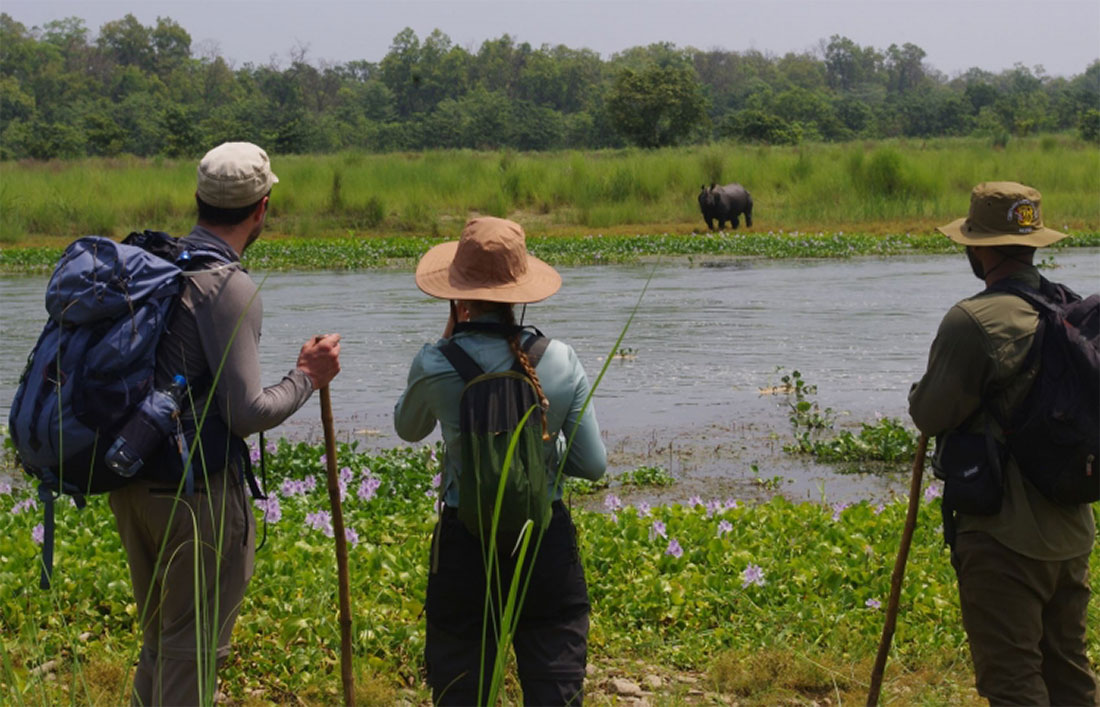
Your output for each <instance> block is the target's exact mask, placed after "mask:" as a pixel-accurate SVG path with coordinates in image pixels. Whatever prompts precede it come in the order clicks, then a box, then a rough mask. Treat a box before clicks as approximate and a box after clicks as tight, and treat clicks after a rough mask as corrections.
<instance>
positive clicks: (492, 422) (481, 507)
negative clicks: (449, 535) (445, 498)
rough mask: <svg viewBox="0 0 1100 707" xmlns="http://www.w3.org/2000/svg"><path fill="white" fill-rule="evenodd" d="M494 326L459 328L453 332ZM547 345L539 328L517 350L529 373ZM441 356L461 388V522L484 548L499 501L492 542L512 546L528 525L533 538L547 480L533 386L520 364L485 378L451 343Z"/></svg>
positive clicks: (544, 512)
mask: <svg viewBox="0 0 1100 707" xmlns="http://www.w3.org/2000/svg"><path fill="white" fill-rule="evenodd" d="M492 326H494V325H488V326H486V325H480V326H479V325H478V324H474V325H473V326H471V325H470V324H463V325H459V326H457V327H456V331H460V330H462V329H477V328H489V327H492ZM490 331H492V330H491V329H490ZM549 343H550V340H549V339H547V338H546V337H544V336H542V334H541V332H538V330H537V329H536V330H535V335H534V336H531V337H528V339H527V340H526V341H525V342H524V344H523V350H524V352H525V353H526V354H527V358H528V360H529V361H530V362H531V366H532V367H534V366H537V365H538V362H539V359H540V358H541V357H542V354H543V352H544V351H546V346H547V345H548V344H549ZM440 352H441V353H442V354H443V355H444V356H445V357H446V358H447V360H448V361H450V363H451V365H452V366H454V368H455V370H456V371H458V374H459V375H460V376H462V379H463V381H465V383H466V387H465V388H464V389H463V391H462V398H461V400H460V402H459V420H460V425H459V427H460V430H461V433H462V470H461V472H460V474H459V478H458V493H459V505H458V517H459V520H461V521H462V523H463V524H464V525H465V526H466V529H467V530H469V531H470V533H471V534H472V535H474V536H475V537H479V538H481V539H482V541H483V542H484V543H485V544H486V545H488V544H489V541H490V539H491V537H493V536H491V535H490V532H489V531H490V528H491V527H492V525H493V511H494V507H495V505H496V502H497V498H498V494H499V496H500V498H501V500H502V502H501V508H500V515H499V518H498V521H497V523H498V525H497V532H496V536H495V537H496V539H497V540H498V541H499V543H498V544H499V545H504V546H507V547H511V545H512V543H513V542H514V541H515V540H516V538H517V537H518V535H519V533H520V531H521V530H522V529H523V526H524V525H525V524H526V523H527V522H528V521H530V522H533V523H534V527H535V531H536V532H537V531H538V530H540V529H545V528H546V526H547V525H549V523H550V516H551V511H550V495H549V491H548V488H549V479H550V475H549V470H548V469H547V465H546V460H545V458H544V443H543V441H542V427H541V422H540V416H541V412H540V410H539V400H538V395H537V394H536V392H535V386H534V384H533V383H532V382H531V379H530V378H529V377H528V376H527V374H526V372H524V370H523V368H522V367H521V366H520V364H519V362H518V361H516V362H515V363H514V364H513V366H512V368H510V369H508V370H506V371H500V372H497V373H485V371H484V370H482V368H481V366H479V365H478V364H477V363H476V362H475V361H474V360H473V358H471V357H470V355H469V354H467V353H466V351H465V350H463V348H462V347H461V346H459V345H458V343H457V342H456V341H454V340H453V339H452V340H450V341H448V342H447V343H446V344H445V345H444V346H442V347H441V348H440ZM521 424H522V429H520V426H521ZM517 429H520V432H519V436H518V438H517V443H516V446H515V449H514V451H513V455H512V457H511V459H510V461H506V460H508V459H509V457H508V449H509V446H510V444H511V442H512V437H513V434H514V433H515V431H516V430H517ZM506 465H507V466H509V467H510V468H509V470H508V474H507V476H506V477H505V476H504V475H503V474H502V471H503V469H504V467H505V466H506ZM502 485H503V489H501V486H502Z"/></svg>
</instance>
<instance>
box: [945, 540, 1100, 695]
mask: <svg viewBox="0 0 1100 707" xmlns="http://www.w3.org/2000/svg"><path fill="white" fill-rule="evenodd" d="M951 562H952V564H953V565H954V566H955V573H956V575H957V576H958V579H959V603H960V605H961V607H962V618H963V626H964V627H965V628H966V635H967V638H968V639H969V642H970V654H971V657H972V658H973V659H974V674H975V679H976V682H977V687H978V693H979V694H981V695H982V697H985V698H986V699H988V700H989V702H990V704H993V705H1095V704H1097V702H1096V698H1097V693H1096V680H1095V678H1094V676H1093V674H1092V672H1091V670H1090V668H1089V660H1088V656H1087V655H1086V654H1085V628H1086V621H1087V616H1088V603H1089V584H1088V568H1089V556H1088V555H1083V556H1081V557H1075V558H1073V559H1070V560H1062V561H1043V560H1034V559H1031V558H1029V557H1025V556H1023V555H1020V554H1019V553H1016V552H1014V551H1012V550H1010V549H1009V548H1007V547H1005V546H1004V545H1002V544H1001V543H999V542H997V541H996V540H994V539H993V537H992V536H990V535H988V534H987V533H978V532H971V533H960V534H959V536H958V538H957V539H956V541H955V549H954V551H953V552H952V554H951Z"/></svg>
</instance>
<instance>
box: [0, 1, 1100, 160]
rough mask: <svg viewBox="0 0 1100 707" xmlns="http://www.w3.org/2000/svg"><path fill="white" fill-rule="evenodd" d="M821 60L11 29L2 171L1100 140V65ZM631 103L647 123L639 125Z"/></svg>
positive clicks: (6, 25)
mask: <svg viewBox="0 0 1100 707" xmlns="http://www.w3.org/2000/svg"><path fill="white" fill-rule="evenodd" d="M823 44H824V50H823V52H822V55H818V54H811V53H802V54H794V53H788V54H786V55H784V56H782V57H778V56H770V55H767V54H765V53H762V52H759V51H756V50H750V51H746V52H743V53H738V52H729V51H721V50H711V51H701V50H698V49H694V48H691V47H686V48H679V47H676V46H674V45H671V44H654V45H650V46H648V47H635V48H632V49H629V50H626V51H624V52H621V53H619V54H616V55H614V56H612V57H610V58H608V59H606V60H605V59H602V58H601V57H600V56H599V55H598V54H597V53H595V52H593V51H591V50H587V49H573V48H569V47H566V46H564V45H558V46H553V47H552V46H548V45H544V46H542V47H539V48H534V47H532V46H530V45H529V44H527V43H517V42H516V41H515V40H514V39H513V38H512V37H510V36H508V35H504V36H502V37H499V38H497V39H487V40H485V41H484V42H482V44H481V46H480V47H478V48H477V50H476V51H470V50H467V49H465V48H463V47H460V46H456V45H455V44H454V43H453V42H452V41H451V39H450V38H449V37H448V36H447V35H446V34H444V33H442V32H440V31H439V30H436V31H434V32H432V33H431V34H429V35H428V36H427V37H424V38H420V37H417V35H416V33H415V32H413V31H412V30H411V29H407V28H406V29H404V30H402V31H401V32H400V33H398V34H397V35H396V36H395V37H394V38H393V41H392V43H391V45H390V47H389V51H388V53H387V54H386V55H385V56H384V57H383V58H382V60H381V61H379V62H377V63H375V62H369V61H365V60H356V61H350V62H347V63H344V64H335V65H330V64H324V63H320V64H319V65H314V64H312V63H310V61H309V60H308V57H307V55H306V51H305V50H304V49H298V50H294V51H291V52H290V60H289V65H288V66H280V65H279V64H278V63H276V62H274V61H272V62H271V63H268V64H264V65H259V66H257V65H254V64H245V65H244V66H242V67H239V68H233V67H231V65H230V63H229V62H228V61H226V59H225V58H224V57H222V56H219V55H218V54H217V53H216V52H206V53H204V54H203V55H201V56H196V53H195V51H194V49H193V47H192V46H191V36H190V34H189V33H188V32H187V30H186V29H185V28H184V27H182V26H181V25H180V24H179V23H177V22H175V21H174V20H172V19H170V18H158V20H157V22H156V25H155V26H144V25H142V24H141V23H140V22H139V21H138V20H137V19H136V18H135V17H134V16H133V15H126V16H125V17H123V18H122V19H119V20H114V21H111V22H107V23H105V24H104V25H103V26H102V27H100V28H99V31H98V33H97V34H95V35H94V36H93V33H92V32H91V31H90V30H89V28H88V27H86V26H85V24H84V21H83V20H81V19H79V18H77V17H69V18H66V19H59V20H55V21H52V22H47V23H45V24H44V25H43V26H42V27H31V28H27V27H26V26H24V25H22V24H20V23H19V22H17V21H15V20H14V19H13V18H12V17H11V16H10V15H7V14H0V130H2V133H0V157H2V158H4V159H13V158H24V157H32V158H38V159H46V158H57V157H60V158H74V157H82V156H89V155H104V156H116V155H121V154H133V155H140V156H152V155H164V156H183V155H192V156H193V155H197V154H201V153H202V152H203V151H205V150H206V149H209V148H210V147H212V146H214V145H216V144H217V143H219V142H222V141H225V140H231V139H233V140H237V139H242V140H251V141H253V142H256V143H259V144H261V145H263V146H265V147H266V148H267V149H268V150H270V151H271V152H273V153H276V154H287V153H307V152H332V151H337V150H343V149H360V150H369V151H376V152H387V151H395V150H397V151H400V150H422V149H441V148H442V149H450V148H474V149H483V148H512V149H516V150H547V149H561V148H579V149H591V148H604V147H617V146H622V145H625V144H635V145H641V146H647V147H649V146H660V145H670V144H675V143H677V142H680V141H682V140H693V141H706V140H708V139H710V138H713V137H729V138H734V139H737V140H742V141H750V142H767V143H773V144H786V143H796V142H799V141H801V140H817V139H824V140H849V139H854V138H878V137H898V136H911V137H922V138H923V137H931V136H945V135H969V134H980V135H984V136H986V137H993V138H995V139H997V140H999V141H1002V144H1003V141H1007V140H1008V139H1009V137H1010V136H1022V135H1029V134H1034V133H1037V132H1048V131H1080V134H1081V135H1083V136H1085V137H1086V139H1092V140H1096V139H1097V130H1096V117H1095V115H1093V113H1090V111H1095V110H1096V109H1097V108H1098V106H1100V61H1098V62H1094V63H1093V64H1091V65H1090V66H1088V67H1081V69H1082V73H1081V74H1079V75H1077V76H1074V77H1052V76H1048V75H1046V74H1045V73H1044V72H1043V70H1042V69H1041V68H1040V67H1036V68H1028V67H1025V66H1022V65H1017V66H1015V67H1013V68H1012V69H1008V70H1004V71H1002V72H1000V73H992V72H989V71H985V70H982V69H981V68H979V67H975V68H971V69H969V70H968V71H966V72H965V73H963V74H961V75H959V76H955V77H950V78H949V77H947V76H945V75H943V74H942V73H940V72H938V71H936V70H935V69H934V68H933V67H931V66H929V65H928V64H926V63H925V61H924V59H925V52H924V51H923V50H922V49H921V48H920V47H918V46H915V45H913V44H905V45H903V46H901V47H898V46H896V45H891V46H890V47H888V48H886V49H885V50H880V49H877V48H875V47H871V46H866V47H864V46H860V45H858V44H856V43H855V42H853V41H852V40H850V39H848V38H846V37H842V36H837V35H834V36H832V37H830V38H829V39H828V40H827V41H825V42H823ZM628 106H629V108H627V107H628Z"/></svg>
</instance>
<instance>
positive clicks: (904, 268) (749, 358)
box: [0, 249, 1100, 496]
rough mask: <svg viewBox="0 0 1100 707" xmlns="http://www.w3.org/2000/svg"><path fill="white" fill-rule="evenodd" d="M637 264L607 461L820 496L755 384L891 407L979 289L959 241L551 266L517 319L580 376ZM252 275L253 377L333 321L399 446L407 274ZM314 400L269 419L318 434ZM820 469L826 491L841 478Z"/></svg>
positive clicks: (1086, 260) (1077, 275)
mask: <svg viewBox="0 0 1100 707" xmlns="http://www.w3.org/2000/svg"><path fill="white" fill-rule="evenodd" d="M1055 260H1056V262H1057V263H1058V265H1059V266H1061V267H1060V268H1059V269H1057V270H1053V271H1046V274H1047V275H1048V276H1050V277H1052V278H1053V279H1057V280H1060V281H1063V282H1065V283H1067V284H1068V285H1070V286H1071V287H1073V288H1074V289H1076V290H1077V291H1078V292H1086V291H1087V292H1093V291H1096V290H1097V289H1098V273H1100V267H1098V265H1100V251H1098V250H1096V249H1087V250H1086V249H1074V250H1068V251H1058V252H1057V253H1056V255H1055ZM651 272H652V274H653V277H652V280H651V281H650V283H649V290H648V292H647V293H646V295H645V297H644V299H643V300H642V303H641V306H640V307H639V309H638V313H637V315H636V317H635V319H634V322H633V324H632V326H631V329H630V331H629V333H628V334H627V336H626V338H625V339H624V340H623V344H622V346H623V347H624V348H628V349H631V350H632V351H631V353H632V354H633V356H632V357H630V358H628V359H625V360H623V359H615V360H612V362H611V365H610V366H609V368H608V371H607V374H606V376H605V378H604V379H603V382H602V384H601V386H600V388H599V391H598V393H597V395H596V399H595V406H596V410H597V414H598V417H599V420H600V425H601V428H602V429H604V430H605V433H606V436H607V440H608V447H609V449H610V450H612V451H613V452H614V453H615V455H614V459H615V460H616V461H619V462H620V463H622V464H624V465H627V464H629V463H631V462H632V461H636V460H638V459H641V458H651V459H660V458H665V465H666V466H671V467H672V470H673V471H674V472H681V471H682V472H685V473H686V474H687V475H689V476H690V475H695V476H708V475H711V476H734V475H745V474H749V473H751V472H749V471H748V470H749V469H750V467H751V465H752V464H754V463H757V462H761V463H760V464H759V467H760V470H761V472H760V473H761V475H762V476H768V477H770V476H771V475H773V474H774V473H780V474H782V475H784V476H790V477H792V478H796V481H795V483H794V484H791V485H790V487H789V488H788V492H789V493H791V494H792V495H796V496H799V495H802V496H805V495H814V494H818V493H820V488H819V482H820V479H821V478H825V477H823V476H822V474H826V475H827V472H826V471H822V470H815V471H814V472H813V474H809V473H807V472H806V470H805V468H804V467H805V465H804V463H803V462H801V461H800V460H790V459H783V455H782V454H780V453H778V444H777V443H776V442H775V440H774V439H773V438H774V434H773V433H778V434H780V435H783V434H785V433H786V425H787V422H786V416H785V414H784V413H783V410H782V409H781V407H780V403H781V402H782V401H781V400H777V399H776V398H775V397H771V396H761V395H760V393H759V388H761V387H764V386H767V385H768V384H769V383H774V382H776V381H777V379H778V376H777V375H776V369H777V367H780V366H782V367H784V368H786V369H798V370H800V371H801V372H802V373H803V376H804V378H805V379H806V380H808V381H809V382H811V383H815V384H817V386H818V399H819V400H820V402H821V404H822V405H828V406H830V407H832V408H834V409H835V410H838V411H845V412H847V413H850V417H842V418H841V420H842V422H843V421H844V420H845V419H847V420H849V421H853V422H854V421H859V420H869V419H873V418H874V417H875V416H876V415H889V416H896V417H904V416H905V411H906V392H907V391H908V389H909V385H910V384H911V383H912V382H913V381H915V380H916V379H917V378H918V377H919V376H920V374H921V372H922V371H923V370H924V365H925V357H926V355H927V351H928V347H929V345H930V344H931V341H932V337H933V335H934V333H935V330H936V327H937V326H938V324H939V321H940V318H941V317H942V316H943V313H944V312H945V311H946V310H947V308H948V307H950V306H951V304H953V303H954V302H955V301H957V300H959V299H961V298H963V297H966V296H968V295H970V294H973V293H975V292H977V291H978V290H980V289H981V285H980V283H979V282H978V281H977V280H975V279H974V278H973V277H972V276H971V275H970V272H969V267H968V266H967V264H966V261H965V259H964V258H962V257H961V256H913V257H892V258H888V259H877V258H860V259H853V260H840V261H837V260H812V261H811V260H806V261H756V260H751V261H724V262H722V261H716V262H714V263H703V266H699V264H698V263H697V264H696V267H688V266H687V265H686V264H685V263H683V262H677V263H668V264H658V265H656V266H655V267H654V266H652V265H635V266H608V267H584V268H563V269H562V271H561V273H562V279H563V286H562V289H561V291H560V292H559V293H558V294H556V295H554V296H553V297H551V298H550V299H549V300H547V301H545V302H542V303H538V304H535V305H531V306H530V307H529V308H528V311H527V319H528V321H530V322H532V323H535V324H537V325H538V326H539V328H540V329H542V331H543V332H544V333H546V334H547V335H548V336H551V337H558V338H561V339H563V340H565V341H567V342H569V343H570V344H572V346H573V347H574V348H575V349H576V351H577V354H578V355H579V357H580V359H581V361H582V362H583V364H584V365H585V368H586V369H587V370H588V373H589V377H590V378H595V376H596V374H597V373H598V372H599V369H600V367H601V366H602V365H603V362H604V358H605V357H606V356H607V355H608V353H610V352H611V349H612V346H613V345H614V342H615V340H616V338H617V337H618V335H619V332H620V330H621V329H622V327H623V325H624V324H625V323H626V321H627V318H628V317H629V314H630V311H631V309H632V308H633V307H634V304H635V302H636V301H637V299H638V296H639V294H640V293H641V292H642V289H643V287H645V285H646V281H647V278H649V276H650V273H651ZM253 276H254V277H255V278H256V280H257V281H262V282H263V288H262V295H263V300H264V324H263V332H264V333H263V341H262V343H261V352H262V356H263V359H262V365H263V370H264V380H265V381H269V382H274V381H275V380H277V379H278V378H279V377H280V376H281V375H282V374H283V373H284V372H285V371H286V370H287V369H289V368H290V367H291V366H293V365H294V362H295V360H296V357H297V353H298V348H299V347H300V346H301V343H302V342H303V341H304V340H305V339H306V338H307V337H309V336H311V335H313V334H316V333H323V332H330V331H338V332H340V333H341V334H343V337H344V339H343V346H342V351H343V353H342V361H341V362H342V367H343V372H342V373H341V374H340V376H339V377H338V378H337V379H336V380H335V381H334V382H333V385H332V400H333V406H334V411H335V416H336V418H337V425H338V427H339V429H340V430H341V433H342V435H343V436H345V437H350V438H356V439H360V440H362V442H361V446H362V445H364V444H365V445H366V446H375V445H381V446H392V445H395V444H399V443H400V440H399V439H398V438H397V437H396V436H395V435H394V434H393V432H392V423H391V415H392V410H393V404H394V402H395V400H396V399H397V396H398V395H399V394H400V392H401V390H402V389H403V388H404V383H405V376H406V374H407V372H408V364H409V361H410V360H411V359H412V357H413V355H414V354H415V353H416V351H417V350H418V349H419V347H420V346H421V345H423V344H424V343H425V342H429V341H432V340H434V339H435V338H436V337H437V336H438V335H439V333H440V332H441V331H442V329H443V325H444V323H445V320H446V317H447V305H446V303H444V302H440V301H438V300H433V299H431V298H429V297H427V296H426V295H423V294H422V293H421V292H420V291H419V290H417V289H416V286H415V284H414V283H413V278H412V274H411V272H407V271H400V272H394V271H381V272H355V273H346V272H340V273H336V272H309V273H271V274H270V275H265V274H264V273H253ZM45 282H46V277H45V276H39V277H28V276H2V277H0V302H2V307H3V312H2V319H0V406H2V409H3V410H5V411H6V410H7V408H8V406H9V405H10V401H11V397H12V395H13V394H14V390H15V386H16V384H17V381H18V376H19V373H20V372H21V370H22V366H23V363H24V362H25V360H26V356H27V353H28V352H29V351H30V349H31V347H32V346H33V345H34V341H35V338H36V337H37V335H38V332H39V330H40V328H41V325H42V323H43V321H44V317H45V312H44V308H43V305H42V295H43V292H44V289H45ZM315 401H316V398H314V399H313V400H311V401H310V403H309V404H307V405H306V406H305V407H304V408H303V409H302V410H300V411H299V412H298V413H296V414H295V415H294V416H292V417H291V418H290V420H288V421H287V423H286V424H285V425H284V426H283V427H282V428H281V429H280V432H281V433H282V434H285V435H287V436H291V437H298V438H316V437H317V436H319V434H320V425H319V419H320V415H319V412H318V404H317V402H315ZM715 448H717V451H715ZM686 450H693V451H692V452H691V453H690V454H688V453H687V451H686ZM662 455H664V456H663V457H662ZM765 460H767V463H766V464H765V463H763V462H764V461H765ZM773 468H778V469H779V471H772V469H773ZM829 483H830V484H832V486H831V488H832V489H833V491H832V492H830V494H829V495H830V496H835V494H836V488H838V486H843V485H844V483H845V482H844V481H843V480H840V481H838V480H836V479H830V481H829ZM862 483H863V484H864V485H866V484H867V483H868V481H867V480H866V479H865V480H863V481H862ZM875 483H879V482H875ZM686 493H687V492H685V496H686Z"/></svg>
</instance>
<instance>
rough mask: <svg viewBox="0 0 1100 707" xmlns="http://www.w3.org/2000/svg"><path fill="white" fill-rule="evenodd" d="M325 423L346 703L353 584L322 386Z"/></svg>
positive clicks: (351, 687)
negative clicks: (350, 578)
mask: <svg viewBox="0 0 1100 707" xmlns="http://www.w3.org/2000/svg"><path fill="white" fill-rule="evenodd" d="M321 425H322V426H323V427H324V428H325V460H326V462H327V463H326V466H327V467H328V469H327V471H328V500H329V504H330V505H331V506H332V534H333V535H334V536H335V538H336V572H337V577H338V580H339V583H340V678H341V679H342V680H343V683H344V704H345V705H347V706H348V707H351V705H354V704H355V682H354V680H353V678H352V675H351V586H350V581H349V578H348V540H347V537H346V536H345V535H344V512H343V511H342V510H341V508H340V480H339V478H338V477H337V475H336V432H335V430H334V429H333V424H332V396H331V395H329V390H328V386H327V385H326V386H325V387H323V388H321Z"/></svg>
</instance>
